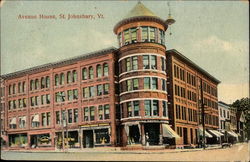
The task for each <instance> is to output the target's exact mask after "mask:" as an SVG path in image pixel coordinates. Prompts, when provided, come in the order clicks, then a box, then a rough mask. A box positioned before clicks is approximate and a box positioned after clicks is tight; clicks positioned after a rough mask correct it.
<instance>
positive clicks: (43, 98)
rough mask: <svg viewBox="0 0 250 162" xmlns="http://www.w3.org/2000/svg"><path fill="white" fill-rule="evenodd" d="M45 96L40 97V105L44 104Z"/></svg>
mask: <svg viewBox="0 0 250 162" xmlns="http://www.w3.org/2000/svg"><path fill="white" fill-rule="evenodd" d="M45 103H46V101H45V95H41V105H43V104H45Z"/></svg>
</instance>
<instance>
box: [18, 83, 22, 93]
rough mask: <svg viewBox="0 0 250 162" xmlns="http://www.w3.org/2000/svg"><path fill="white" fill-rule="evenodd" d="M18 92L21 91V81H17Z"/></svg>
mask: <svg viewBox="0 0 250 162" xmlns="http://www.w3.org/2000/svg"><path fill="white" fill-rule="evenodd" d="M18 93H21V83H20V82H19V83H18Z"/></svg>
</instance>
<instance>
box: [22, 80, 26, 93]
mask: <svg viewBox="0 0 250 162" xmlns="http://www.w3.org/2000/svg"><path fill="white" fill-rule="evenodd" d="M22 88H23V89H22V92H25V90H26V84H25V82H23V86H22Z"/></svg>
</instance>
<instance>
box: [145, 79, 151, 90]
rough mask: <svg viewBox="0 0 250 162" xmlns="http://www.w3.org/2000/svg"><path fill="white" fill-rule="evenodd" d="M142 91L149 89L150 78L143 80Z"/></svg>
mask: <svg viewBox="0 0 250 162" xmlns="http://www.w3.org/2000/svg"><path fill="white" fill-rule="evenodd" d="M144 89H150V78H149V77H146V78H144Z"/></svg>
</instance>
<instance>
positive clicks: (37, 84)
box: [35, 79, 39, 89]
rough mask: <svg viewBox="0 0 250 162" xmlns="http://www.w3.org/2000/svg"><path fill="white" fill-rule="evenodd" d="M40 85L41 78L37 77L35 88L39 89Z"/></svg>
mask: <svg viewBox="0 0 250 162" xmlns="http://www.w3.org/2000/svg"><path fill="white" fill-rule="evenodd" d="M38 87H39V80H38V79H36V81H35V89H38Z"/></svg>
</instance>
